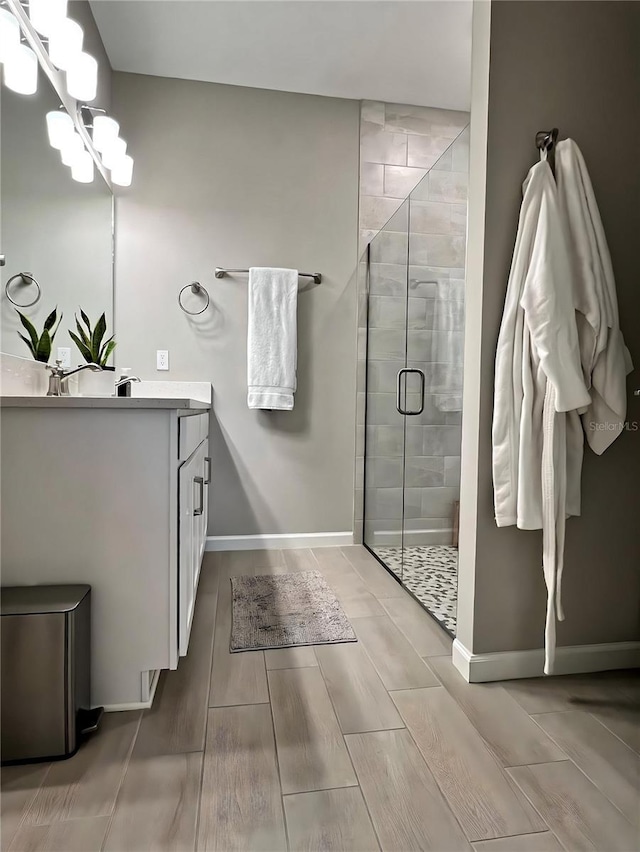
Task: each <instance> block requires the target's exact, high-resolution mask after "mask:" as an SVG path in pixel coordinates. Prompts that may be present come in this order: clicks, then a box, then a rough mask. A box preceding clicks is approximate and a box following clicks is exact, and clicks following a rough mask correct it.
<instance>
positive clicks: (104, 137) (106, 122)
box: [93, 115, 120, 154]
mask: <svg viewBox="0 0 640 852" xmlns="http://www.w3.org/2000/svg"><path fill="white" fill-rule="evenodd" d="M119 132H120V125H119V124H118V122H117V121H115V120H114V119H113V118H110V117H109V116H108V115H95V116H94V117H93V147H94V148H95V149H96V151H100V153H101V154H102V153H104V152H105V151H107V150H109V148H110V147H111V146H112V145H113V143H114V142H115V141H116V139H117V138H118V133H119Z"/></svg>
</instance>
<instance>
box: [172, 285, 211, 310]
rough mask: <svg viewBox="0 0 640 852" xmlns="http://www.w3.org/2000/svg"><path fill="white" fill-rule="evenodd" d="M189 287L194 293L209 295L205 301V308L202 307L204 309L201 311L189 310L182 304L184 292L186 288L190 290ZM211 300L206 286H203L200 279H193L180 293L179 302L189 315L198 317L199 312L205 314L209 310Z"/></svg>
mask: <svg viewBox="0 0 640 852" xmlns="http://www.w3.org/2000/svg"><path fill="white" fill-rule="evenodd" d="M189 289H190V290H191V292H192V293H204V295H205V296H206V297H207V301H206V303H205V306H204V308H202V310H200V311H188V310H187V309H186V308H185V306H184V305H183V304H182V294H183V293H184V291H185V290H189ZM210 301H211V299H210V298H209V293H208V292H207V290H206V288H205V287H203V286H202V284H201V283H200V282H199V281H192V282H191V284H187V285H186V286H185V287H183V288H182V290H180V292H179V293H178V304H179V305H180V307H181V308H182V310H183V311H184V312H185V314H189V316H191V317H197V316H198V314H203V313H204V312H205V311H206V310H207V308H208V307H209V302H210Z"/></svg>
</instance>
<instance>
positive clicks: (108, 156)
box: [102, 137, 127, 169]
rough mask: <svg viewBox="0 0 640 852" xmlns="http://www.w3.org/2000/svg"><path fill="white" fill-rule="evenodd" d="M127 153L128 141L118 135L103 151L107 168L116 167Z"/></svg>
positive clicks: (103, 161)
mask: <svg viewBox="0 0 640 852" xmlns="http://www.w3.org/2000/svg"><path fill="white" fill-rule="evenodd" d="M126 153H127V143H126V142H125V141H124V139H121V138H120V137H118V138H117V139H114V140H113V141H112V142H111V143H110V144H109V147H108V148H107V149H106V150H105V151H103V154H102V163H103V165H104V166H105V168H107V169H114V168H115V167H116V166H117V164H118V163H119V162H120V160H122V158H123V157H124V156H125V155H126Z"/></svg>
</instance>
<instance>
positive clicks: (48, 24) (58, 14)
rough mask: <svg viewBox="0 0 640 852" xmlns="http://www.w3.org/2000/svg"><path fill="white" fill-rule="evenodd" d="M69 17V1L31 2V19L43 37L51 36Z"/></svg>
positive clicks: (43, 0)
mask: <svg viewBox="0 0 640 852" xmlns="http://www.w3.org/2000/svg"><path fill="white" fill-rule="evenodd" d="M66 17H67V0H29V18H30V20H31V23H32V24H33V26H34V28H35V29H36V30H38V32H39V33H40V34H41V35H43V36H50V35H51V34H52V33H53V31H54V30H55V28H56V27H57V26H58V24H59V23H60V21H63V20H64V19H65V18H66Z"/></svg>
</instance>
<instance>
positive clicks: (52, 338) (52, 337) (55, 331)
mask: <svg viewBox="0 0 640 852" xmlns="http://www.w3.org/2000/svg"><path fill="white" fill-rule="evenodd" d="M56 310H57V308H56ZM62 316H63V315H62V314H60V319H59V320H58V325H57V326H56V327H55V330H54V332H53V333H52V335H51V343H53V341H54V339H55V336H56V334H57V333H58V329H59V328H60V323H61V322H62ZM45 328H46V326H45Z"/></svg>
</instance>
